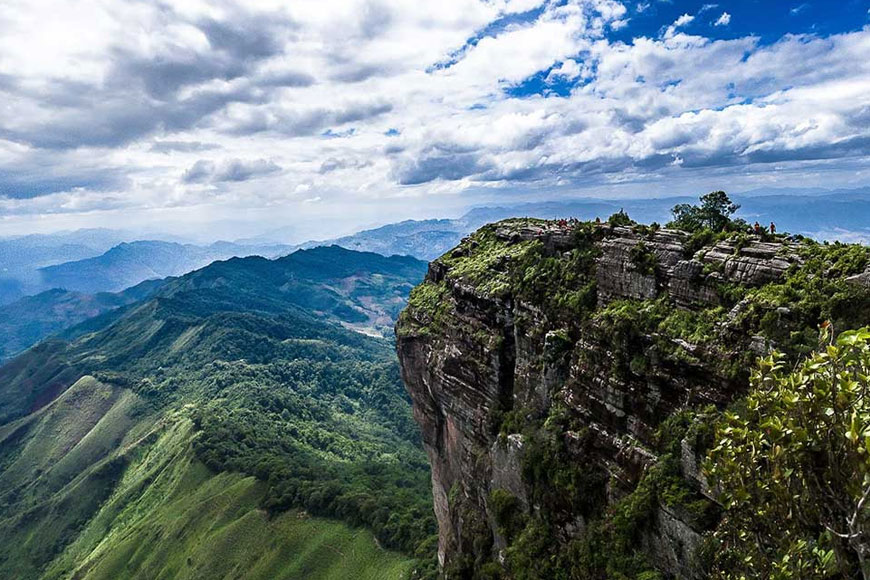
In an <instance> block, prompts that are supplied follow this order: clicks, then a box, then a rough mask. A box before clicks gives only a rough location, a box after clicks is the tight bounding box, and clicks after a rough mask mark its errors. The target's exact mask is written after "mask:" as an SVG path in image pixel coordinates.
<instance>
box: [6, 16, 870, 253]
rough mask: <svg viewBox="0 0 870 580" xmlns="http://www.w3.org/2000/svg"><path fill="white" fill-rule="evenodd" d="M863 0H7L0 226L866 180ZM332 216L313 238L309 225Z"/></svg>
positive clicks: (234, 220)
mask: <svg viewBox="0 0 870 580" xmlns="http://www.w3.org/2000/svg"><path fill="white" fill-rule="evenodd" d="M868 11H870V0H846V1H844V2H838V3H836V7H834V3H831V2H818V1H816V2H812V1H809V2H791V1H771V0H767V1H763V0H738V1H732V2H718V3H717V2H686V1H678V0H673V1H662V0H646V1H641V2H638V1H632V2H621V1H619V0H552V1H547V0H486V1H483V0H443V1H439V2H438V3H420V2H417V1H411V0H331V1H330V3H329V10H324V6H323V3H322V2H321V1H319V0H297V1H295V2H292V3H288V2H285V1H283V0H249V1H245V2H242V1H241V0H186V1H183V2H180V1H179V2H167V1H165V0H142V1H140V2H135V3H131V2H126V1H124V0H70V1H67V2H60V1H59V0H5V1H4V2H3V3H2V4H0V103H3V104H2V107H3V114H2V115H0V227H2V228H3V232H4V233H23V232H28V231H37V230H39V231H46V230H51V229H61V228H73V227H85V226H94V225H116V226H119V227H120V226H123V227H143V228H148V229H151V230H154V229H165V230H171V231H173V232H175V233H189V232H191V231H196V232H204V233H203V235H214V236H220V237H233V236H234V235H250V234H253V233H256V232H257V231H263V230H268V229H273V228H276V227H282V228H284V227H287V226H289V227H291V228H296V230H297V232H298V236H299V237H313V236H314V235H315V234H317V233H318V228H320V229H322V227H323V224H324V223H330V224H333V225H332V231H335V232H340V231H345V230H347V229H352V228H354V227H358V226H361V225H371V224H374V223H383V222H388V221H395V220H397V219H402V218H406V217H426V216H432V215H438V216H440V215H451V214H456V213H457V212H460V211H461V210H462V208H463V207H466V206H469V205H471V204H475V203H499V202H510V201H528V200H535V199H547V198H557V197H565V196H652V195H657V196H658V195H668V194H684V193H698V192H703V191H707V190H710V189H714V188H715V189H726V190H730V191H742V190H749V189H756V188H763V187H769V188H775V187H796V186H800V187H857V186H865V185H867V184H868V175H870V173H868V172H870V167H868V165H870V163H868V162H870V27H868V23H870V13H868ZM319 237H322V236H319Z"/></svg>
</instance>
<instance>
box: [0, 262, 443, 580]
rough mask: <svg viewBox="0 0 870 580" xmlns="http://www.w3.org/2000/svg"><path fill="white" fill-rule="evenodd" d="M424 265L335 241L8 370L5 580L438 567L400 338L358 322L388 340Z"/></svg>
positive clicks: (187, 281) (176, 292)
mask: <svg viewBox="0 0 870 580" xmlns="http://www.w3.org/2000/svg"><path fill="white" fill-rule="evenodd" d="M425 271H426V264H425V263H423V262H420V261H418V260H415V259H413V258H409V257H391V258H387V257H384V256H380V255H376V254H369V253H360V252H353V251H350V250H347V249H343V248H338V247H322V248H316V249H312V250H300V251H297V252H295V253H293V254H291V255H289V256H286V257H284V258H280V259H275V260H268V259H265V258H261V257H250V258H232V259H229V260H226V261H218V262H215V263H213V264H211V265H209V266H207V267H205V268H202V269H200V270H197V271H195V272H193V273H190V274H187V275H185V276H181V277H179V278H176V279H170V280H166V281H165V282H163V283H161V284H157V285H152V287H143V288H140V289H139V290H138V291H141V292H142V294H144V295H143V296H141V297H140V298H139V299H138V300H134V299H135V298H136V297H134V296H132V295H130V294H129V293H128V294H127V295H126V296H123V297H120V296H116V298H115V299H116V300H119V301H123V300H127V299H129V300H131V302H130V303H129V304H125V305H120V306H118V307H117V308H115V309H114V310H111V311H108V312H105V313H103V314H102V315H100V316H97V317H95V318H91V319H89V320H87V321H86V322H84V323H83V324H80V325H78V326H74V327H72V328H70V329H68V330H67V331H66V332H65V333H63V337H61V338H53V339H49V340H45V341H43V342H41V343H40V344H39V345H37V346H36V347H34V348H32V349H30V350H28V351H26V352H25V353H23V354H21V355H19V356H17V357H16V358H14V359H12V360H11V361H9V362H8V363H7V364H6V365H4V366H2V367H0V537H3V538H4V540H5V541H4V542H2V544H0V575H2V576H3V577H7V578H20V579H28V578H67V577H77V578H85V577H86V578H92V579H98V578H106V579H113V578H119V577H140V578H158V577H172V578H214V577H224V576H226V574H227V573H228V572H227V571H228V570H244V571H245V577H248V578H264V579H265V578H276V577H289V578H293V577H302V576H304V577H311V578H336V579H337V578H347V577H351V576H353V577H356V578H363V579H366V578H371V579H373V580H374V579H380V578H387V579H389V578H396V579H398V578H402V577H405V575H406V574H407V573H408V572H409V570H410V567H411V566H412V564H413V559H412V558H413V555H414V554H415V553H419V554H420V555H426V556H427V560H426V563H425V564H424V565H432V562H433V560H432V557H433V551H432V546H433V541H434V540H433V537H434V536H433V534H434V520H433V518H432V515H431V509H430V508H429V504H430V502H431V496H430V495H429V491H428V485H429V483H428V482H429V475H428V467H427V464H426V460H425V457H424V455H423V452H422V449H421V447H420V441H419V432H418V430H417V429H416V427H415V426H414V424H413V421H412V419H411V414H410V405H409V401H408V398H407V395H406V394H405V392H404V390H403V388H402V385H401V382H400V380H399V376H398V368H397V365H396V360H395V354H394V350H393V344H392V342H391V341H390V340H386V339H383V338H378V337H374V336H367V335H366V334H365V333H363V332H358V331H355V330H351V329H349V328H345V326H350V327H354V328H356V329H357V330H363V329H365V330H366V331H367V332H369V333H370V334H374V333H376V332H377V331H379V329H380V330H382V329H384V328H388V327H391V326H392V324H393V322H394V320H395V316H396V314H397V312H398V310H399V309H401V308H402V306H403V305H404V303H405V300H406V297H407V294H408V293H409V291H410V288H411V287H412V286H413V285H415V284H416V283H417V282H419V281H420V280H421V279H422V277H423V275H424V273H425ZM325 516H328V517H330V518H332V519H330V520H325V519H322V518H323V517H325ZM352 526H356V528H355V529H354V528H353V527H352ZM359 526H362V527H359ZM376 538H377V539H376Z"/></svg>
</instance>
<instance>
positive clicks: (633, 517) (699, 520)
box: [396, 219, 870, 578]
mask: <svg viewBox="0 0 870 580" xmlns="http://www.w3.org/2000/svg"><path fill="white" fill-rule="evenodd" d="M867 263H868V262H867V249H866V248H861V247H858V246H841V245H836V246H828V245H819V244H816V243H814V242H811V241H808V240H801V239H793V238H788V237H786V236H765V239H761V237H759V236H755V235H749V234H745V233H737V234H734V233H732V234H725V233H722V234H713V233H711V232H709V231H707V232H699V233H695V234H689V233H686V232H682V231H676V230H667V229H659V228H655V227H653V228H651V227H647V226H640V225H629V226H611V225H608V224H596V223H583V222H574V221H572V222H565V221H560V222H549V221H542V220H532V219H514V220H507V221H504V222H500V223H497V224H492V225H488V226H485V227H484V228H482V229H481V230H479V231H478V232H476V233H475V234H474V235H472V236H470V237H468V238H466V239H464V240H463V241H462V243H461V244H460V245H459V246H458V247H456V248H455V249H453V250H452V251H451V252H449V253H447V254H445V255H444V256H442V257H441V258H439V259H437V260H435V261H434V262H432V263H431V264H430V266H429V271H428V274H427V276H426V279H425V281H424V282H423V283H422V284H421V285H420V286H418V287H417V288H416V289H415V290H414V292H413V293H412V295H411V299H410V301H409V305H408V307H407V309H406V310H405V311H404V312H403V313H402V315H401V316H400V318H399V322H398V324H397V327H396V336H397V349H398V354H399V360H400V364H401V369H402V376H403V379H404V381H405V385H406V387H407V389H408V391H409V393H410V395H411V398H412V400H413V405H414V415H415V418H416V420H417V422H418V423H419V424H420V426H421V429H422V433H423V440H424V445H425V448H426V451H427V453H428V455H429V459H430V461H431V465H432V484H433V491H434V502H435V513H436V516H437V519H438V524H439V553H438V556H439V561H440V562H441V564H442V566H443V570H444V573H445V575H446V576H447V577H448V578H465V577H469V578H470V577H480V578H484V577H486V578H490V577H499V575H500V574H502V573H503V572H504V571H508V572H509V574H510V576H511V577H526V578H538V577H539V578H546V577H565V578H570V577H578V578H597V577H600V578H613V577H637V575H639V574H648V576H643V577H646V578H661V577H676V578H702V577H704V575H705V554H704V545H705V533H706V532H707V531H709V530H710V529H712V528H713V527H715V525H716V522H717V519H718V518H719V509H718V506H717V504H716V501H715V499H716V493H715V490H711V489H710V486H709V485H708V483H707V481H706V479H705V477H704V475H703V470H702V469H700V465H701V464H702V462H703V458H704V451H705V449H706V447H707V446H708V445H709V443H710V442H709V439H710V437H712V432H711V429H710V421H709V420H708V417H709V416H710V415H709V414H710V413H712V412H714V411H715V410H716V409H722V408H723V407H724V406H726V405H727V404H729V403H730V402H732V401H733V400H734V399H735V398H736V397H738V396H739V395H740V394H741V392H743V391H744V390H745V389H746V385H747V381H748V375H749V371H750V369H751V367H752V364H753V362H754V360H755V359H756V358H757V357H758V356H759V355H762V354H765V353H767V352H769V351H770V350H771V349H773V348H777V349H779V350H782V351H784V352H786V353H790V354H793V355H795V356H797V355H799V354H802V353H805V352H808V351H809V350H811V349H812V348H814V347H815V346H817V343H816V341H817V336H818V334H817V329H818V324H819V323H821V322H822V321H824V320H830V321H832V322H833V323H834V324H835V325H838V326H839V328H840V329H845V328H846V327H855V326H858V325H859V324H861V323H862V322H863V323H866V322H867V320H868V319H870V300H868V290H867V285H866V280H867V279H868V274H866V273H865V268H866V267H867ZM566 570H570V571H571V572H570V573H568V572H566ZM620 574H622V575H623V576H620Z"/></svg>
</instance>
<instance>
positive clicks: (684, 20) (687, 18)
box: [674, 14, 695, 28]
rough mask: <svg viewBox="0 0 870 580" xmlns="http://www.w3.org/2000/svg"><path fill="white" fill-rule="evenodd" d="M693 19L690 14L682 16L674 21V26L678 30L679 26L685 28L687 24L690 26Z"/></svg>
mask: <svg viewBox="0 0 870 580" xmlns="http://www.w3.org/2000/svg"><path fill="white" fill-rule="evenodd" d="M694 19H695V17H694V16H692V15H691V14H683V15H682V16H680V17H679V18H677V19H676V20H674V26H675V27H677V28H680V27H681V26H686V25H687V24H691V23H692V21H693V20H694Z"/></svg>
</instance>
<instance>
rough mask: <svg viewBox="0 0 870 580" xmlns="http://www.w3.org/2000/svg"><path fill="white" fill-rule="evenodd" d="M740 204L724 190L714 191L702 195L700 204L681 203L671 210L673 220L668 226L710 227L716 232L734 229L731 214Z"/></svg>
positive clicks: (691, 229) (695, 229) (691, 230)
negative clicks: (732, 199)
mask: <svg viewBox="0 0 870 580" xmlns="http://www.w3.org/2000/svg"><path fill="white" fill-rule="evenodd" d="M738 209H740V206H739V205H738V204H736V203H734V202H733V201H731V198H729V197H728V194H726V193H725V192H724V191H712V192H710V193H708V194H706V195H702V196H701V204H700V205H692V204H689V203H681V204H678V205H675V206H674V208H673V209H672V210H671V213H672V214H673V215H674V219H673V221H671V222H670V223H669V224H668V227H672V228H677V229H681V230H686V231H689V232H696V231H699V230H703V229H710V230H713V231H714V232H718V231H722V230H725V229H733V226H734V222H733V221H732V220H731V216H732V215H733V214H734V212H736V211H737V210H738Z"/></svg>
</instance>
